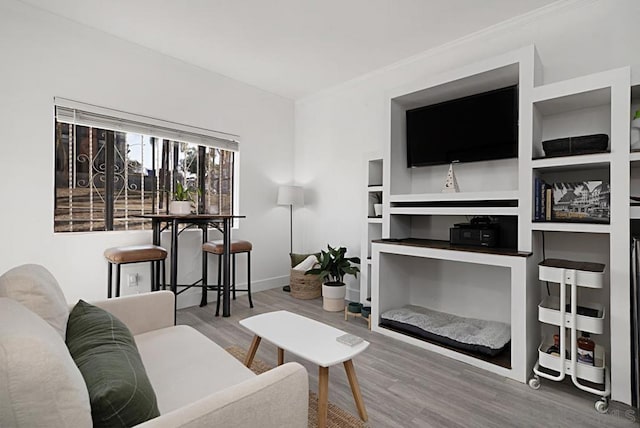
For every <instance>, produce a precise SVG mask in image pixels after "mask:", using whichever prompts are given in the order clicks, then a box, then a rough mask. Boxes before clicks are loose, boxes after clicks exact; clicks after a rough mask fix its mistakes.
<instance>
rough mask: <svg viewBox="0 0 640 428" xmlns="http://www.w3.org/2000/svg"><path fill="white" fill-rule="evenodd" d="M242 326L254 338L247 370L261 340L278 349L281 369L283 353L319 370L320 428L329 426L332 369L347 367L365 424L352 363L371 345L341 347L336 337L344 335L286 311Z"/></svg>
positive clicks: (357, 405)
mask: <svg viewBox="0 0 640 428" xmlns="http://www.w3.org/2000/svg"><path fill="white" fill-rule="evenodd" d="M240 325H242V326H243V327H245V328H247V329H249V330H250V331H251V332H253V333H254V334H255V336H254V338H253V341H252V342H251V347H250V348H249V351H248V352H247V357H246V358H245V361H244V364H245V365H246V366H247V367H250V366H251V363H252V362H253V358H254V357H255V355H256V351H257V350H258V346H259V345H260V341H261V340H262V339H266V340H268V341H269V342H271V343H273V344H274V345H276V346H277V347H278V365H281V364H283V363H284V351H288V352H291V353H293V354H295V355H297V356H298V357H300V358H304V359H305V360H308V361H311V362H312V363H315V364H317V365H318V366H319V378H318V427H320V428H323V427H325V426H326V424H327V407H328V406H327V403H328V395H329V367H330V366H333V365H335V364H339V363H343V364H344V369H345V371H346V372H347V378H348V379H349V385H350V386H351V392H352V393H353V398H354V399H355V402H356V407H357V408H358V414H359V415H360V418H361V419H362V420H363V421H366V420H367V418H368V416H367V411H366V409H365V407H364V402H363V401H362V394H361V393H360V386H359V385H358V379H357V378H356V372H355V369H354V367H353V361H352V360H351V359H352V358H353V357H355V356H356V355H358V354H359V353H360V352H362V351H364V350H365V349H366V348H367V346H369V342H367V341H362V342H361V343H359V344H357V345H354V346H349V345H345V344H342V343H340V342H337V341H336V337H338V336H342V335H343V334H345V332H344V331H342V330H339V329H337V328H334V327H331V326H328V325H326V324H323V323H321V322H318V321H315V320H312V319H309V318H306V317H303V316H301V315H296V314H293V313H291V312H287V311H276V312H268V313H266V314H260V315H256V316H253V317H250V318H245V319H243V320H241V321H240Z"/></svg>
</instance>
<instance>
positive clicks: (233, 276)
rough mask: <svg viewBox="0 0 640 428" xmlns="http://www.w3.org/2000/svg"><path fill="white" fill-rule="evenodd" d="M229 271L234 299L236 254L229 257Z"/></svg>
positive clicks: (234, 298) (234, 297)
mask: <svg viewBox="0 0 640 428" xmlns="http://www.w3.org/2000/svg"><path fill="white" fill-rule="evenodd" d="M231 263H232V264H231V272H232V278H233V279H232V280H231V286H232V287H233V300H236V255H235V254H233V256H232V258H231Z"/></svg>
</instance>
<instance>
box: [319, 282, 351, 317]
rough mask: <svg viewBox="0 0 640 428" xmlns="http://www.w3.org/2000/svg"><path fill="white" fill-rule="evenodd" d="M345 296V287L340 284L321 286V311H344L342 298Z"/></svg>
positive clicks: (333, 283)
mask: <svg viewBox="0 0 640 428" xmlns="http://www.w3.org/2000/svg"><path fill="white" fill-rule="evenodd" d="M327 284H331V285H327ZM346 295H347V286H346V284H344V283H342V282H340V283H336V282H329V283H324V284H322V309H324V310H325V311H328V312H339V311H344V298H345V297H346Z"/></svg>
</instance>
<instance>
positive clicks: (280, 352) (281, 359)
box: [278, 348, 284, 366]
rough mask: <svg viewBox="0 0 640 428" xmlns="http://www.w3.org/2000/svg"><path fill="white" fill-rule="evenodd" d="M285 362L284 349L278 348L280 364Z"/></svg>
mask: <svg viewBox="0 0 640 428" xmlns="http://www.w3.org/2000/svg"><path fill="white" fill-rule="evenodd" d="M283 364H284V349H282V348H278V365H279V366H281V365H283Z"/></svg>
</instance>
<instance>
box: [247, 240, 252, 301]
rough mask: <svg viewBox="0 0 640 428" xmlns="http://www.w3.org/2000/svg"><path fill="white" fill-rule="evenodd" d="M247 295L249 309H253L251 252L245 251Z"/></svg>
mask: <svg viewBox="0 0 640 428" xmlns="http://www.w3.org/2000/svg"><path fill="white" fill-rule="evenodd" d="M247 294H248V295H249V307H250V308H253V300H251V251H247Z"/></svg>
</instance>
